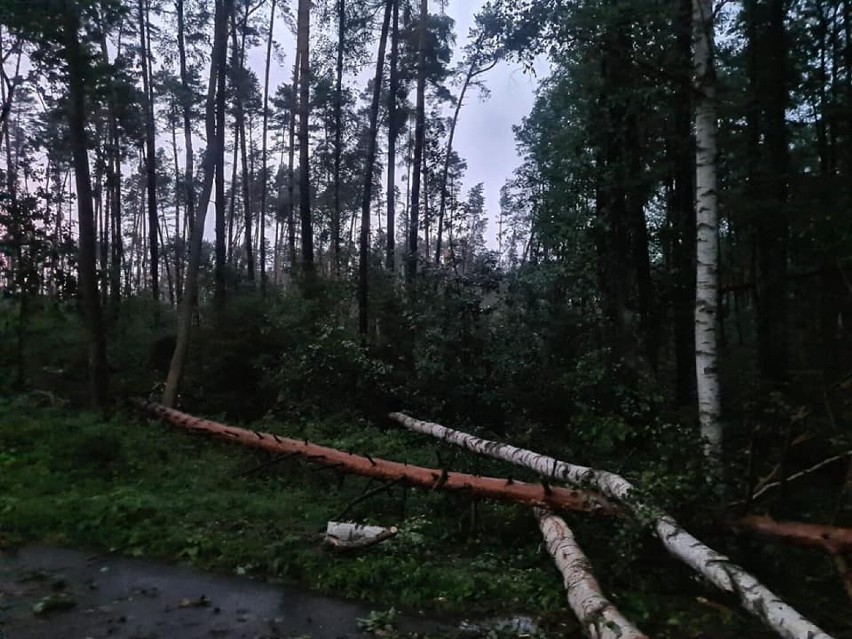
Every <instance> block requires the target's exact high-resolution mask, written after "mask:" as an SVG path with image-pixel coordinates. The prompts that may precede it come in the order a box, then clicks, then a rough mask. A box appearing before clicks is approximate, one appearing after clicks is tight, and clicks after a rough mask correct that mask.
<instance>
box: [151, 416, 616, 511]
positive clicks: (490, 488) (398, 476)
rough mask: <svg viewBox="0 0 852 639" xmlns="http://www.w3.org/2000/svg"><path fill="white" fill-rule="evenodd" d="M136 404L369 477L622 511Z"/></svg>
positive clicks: (589, 497)
mask: <svg viewBox="0 0 852 639" xmlns="http://www.w3.org/2000/svg"><path fill="white" fill-rule="evenodd" d="M136 405H137V406H139V407H140V408H141V409H142V410H144V411H145V412H146V413H148V414H149V415H151V416H153V417H157V418H158V419H161V420H163V421H164V422H167V423H169V424H171V425H172V426H177V427H179V428H184V429H186V430H188V431H190V432H194V433H203V434H206V435H210V436H212V437H215V438H217V439H223V440H225V441H228V442H233V443H236V444H242V445H244V446H250V447H252V448H260V449H262V450H267V451H269V452H272V453H277V454H284V455H294V456H297V457H299V458H301V459H303V460H305V461H308V462H310V463H312V464H318V465H320V466H325V467H327V468H334V469H337V470H340V471H342V472H347V473H353V474H356V475H362V476H364V477H374V478H376V479H380V480H384V481H398V482H404V483H407V484H410V485H412V486H417V487H419V488H425V489H427V490H438V489H442V490H452V491H457V492H463V493H466V494H467V495H469V496H470V497H472V498H478V499H494V500H498V501H506V502H514V503H518V504H523V505H526V506H540V507H542V508H548V509H550V510H560V509H561V510H576V511H584V512H594V513H600V514H606V515H616V514H618V513H619V512H620V511H619V509H618V508H616V507H615V506H613V505H612V504H611V503H610V502H609V501H608V500H606V499H605V498H602V497H600V496H598V495H595V494H593V493H591V492H588V491H583V490H575V489H567V488H551V487H550V486H545V485H541V484H526V483H523V482H520V481H512V480H511V479H503V478H499V477H479V476H476V475H468V474H465V473H451V472H448V471H446V470H442V469H436V468H423V467H421V466H409V465H408V464H404V463H401V462H395V461H388V460H385V459H378V458H375V457H369V456H362V455H355V454H353V453H347V452H344V451H341V450H337V449H335V448H328V447H326V446H320V445H318V444H311V443H309V442H307V441H297V440H295V439H289V438H287V437H281V436H279V435H274V434H271V433H260V432H257V431H253V430H246V429H244V428H236V427H234V426H228V425H226V424H220V423H217V422H213V421H210V420H207V419H199V418H198V417H193V416H192V415H188V414H186V413H182V412H180V411H178V410H175V409H173V408H167V407H165V406H163V405H162V404H151V403H146V402H136Z"/></svg>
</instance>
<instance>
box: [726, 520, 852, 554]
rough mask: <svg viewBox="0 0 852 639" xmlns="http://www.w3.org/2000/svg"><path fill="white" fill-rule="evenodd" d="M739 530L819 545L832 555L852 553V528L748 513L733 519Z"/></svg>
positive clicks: (809, 546) (787, 540) (797, 543)
mask: <svg viewBox="0 0 852 639" xmlns="http://www.w3.org/2000/svg"><path fill="white" fill-rule="evenodd" d="M731 527H732V528H733V529H734V530H737V531H743V530H746V531H749V532H753V533H757V534H758V535H763V536H765V537H771V538H773V539H777V540H778V541H782V542H784V543H787V544H790V545H793V546H800V547H802V546H803V547H806V548H817V549H820V550H824V551H826V552H827V553H829V554H831V555H843V554H849V553H852V529H850V528H838V527H837V526H824V525H821V524H805V523H802V522H799V521H775V520H774V519H772V518H771V517H767V516H766V515H745V516H744V517H740V518H738V519H736V520H734V521H733V522H731Z"/></svg>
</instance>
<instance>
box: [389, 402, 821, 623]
mask: <svg viewBox="0 0 852 639" xmlns="http://www.w3.org/2000/svg"><path fill="white" fill-rule="evenodd" d="M390 418H391V419H393V420H394V421H396V422H398V423H399V424H401V425H402V426H404V427H405V428H407V429H409V430H412V431H415V432H418V433H424V434H426V435H431V436H433V437H436V438H438V439H441V440H443V441H445V442H449V443H451V444H454V445H456V446H460V447H461V448H464V449H466V450H469V451H471V452H474V453H478V454H480V455H486V456H488V457H493V458H495V459H501V460H503V461H507V462H510V463H512V464H516V465H518V466H524V467H526V468H530V469H532V470H534V471H536V472H538V473H541V474H542V475H544V476H546V477H548V478H549V479H552V480H554V481H563V482H565V483H567V484H570V485H572V486H574V487H576V488H579V489H582V490H592V491H595V492H599V493H600V494H601V495H603V496H604V497H608V498H610V499H613V500H615V501H616V502H618V503H620V504H622V505H623V506H624V507H625V508H626V509H627V510H629V511H630V512H631V513H632V514H633V515H634V516H635V517H636V518H637V519H638V520H640V521H651V522H652V523H651V526H652V527H653V531H654V534H655V535H656V536H657V538H658V539H659V540H660V542H661V543H662V544H663V546H665V548H666V550H668V552H669V553H671V554H672V555H674V556H675V557H677V558H678V559H680V560H681V561H683V562H684V563H686V564H687V565H688V566H690V567H691V568H692V569H693V570H695V571H696V572H697V573H699V574H700V575H702V576H703V577H705V578H706V579H707V580H708V581H710V582H711V583H712V584H713V585H715V586H716V587H718V588H720V589H721V590H724V591H725V592H730V593H733V594H735V595H737V596H738V597H739V600H740V603H741V604H742V606H743V607H744V608H745V609H746V610H748V611H749V612H751V613H752V614H754V615H755V616H756V617H758V618H759V619H760V620H761V621H763V622H764V623H765V624H766V625H767V626H769V627H770V628H772V629H773V630H775V631H776V632H777V633H778V634H779V635H780V636H782V637H786V638H788V639H795V638H797V637H808V638H809V639H829V638H830V635H828V634H826V633H825V632H823V631H822V630H820V629H819V628H818V627H817V626H815V625H814V624H813V623H811V622H810V621H808V620H807V619H806V618H805V617H804V616H802V615H801V614H800V613H799V612H797V611H796V610H794V609H793V608H791V607H790V606H788V605H787V604H786V603H784V602H783V601H781V599H780V598H779V597H778V596H777V595H775V594H774V593H773V592H772V591H770V590H769V589H768V588H767V587H766V586H764V585H763V584H761V583H760V582H759V581H758V580H757V579H756V578H755V577H753V576H752V575H751V574H749V573H748V572H746V571H745V570H744V569H743V568H741V567H740V566H738V565H737V564H735V563H734V562H733V561H731V559H730V558H728V557H726V556H725V555H723V554H721V553H719V552H716V551H715V550H713V549H712V548H710V547H709V546H706V545H704V544H703V543H702V542H701V541H699V540H698V539H696V538H695V537H693V536H692V535H691V534H690V533H689V532H687V531H686V530H685V529H684V528H683V527H682V526H681V525H680V524H679V523H678V522H677V521H675V519H674V518H673V517H671V516H670V515H668V514H666V513H665V512H663V511H662V510H660V509H659V508H657V507H655V506H654V505H653V504H649V503H647V502H645V501H643V500H642V499H641V498H639V497H637V496H636V494H635V491H636V487H635V486H634V485H633V484H631V483H630V482H629V481H627V480H626V479H624V478H623V477H621V476H620V475H616V474H615V473H610V472H607V471H603V470H596V469H594V468H589V467H587V466H578V465H575V464H569V463H566V462H563V461H559V460H558V459H554V458H553V457H548V456H546V455H540V454H538V453H535V452H533V451H531V450H526V449H523V448H516V447H515V446H512V445H510V444H503V443H500V442H493V441H488V440H485V439H480V438H479V437H474V436H473V435H468V434H467V433H463V432H461V431H457V430H453V429H450V428H446V427H444V426H441V425H440V424H434V423H431V422H424V421H420V420H418V419H414V418H412V417H409V416H408V415H405V414H403V413H391V414H390Z"/></svg>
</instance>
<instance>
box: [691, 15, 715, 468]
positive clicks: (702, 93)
mask: <svg viewBox="0 0 852 639" xmlns="http://www.w3.org/2000/svg"><path fill="white" fill-rule="evenodd" d="M692 24H693V38H694V43H695V44H694V46H695V52H694V55H695V74H696V75H695V84H696V89H697V93H696V104H695V145H696V155H695V166H696V198H695V216H696V225H697V244H696V293H695V368H696V381H697V389H698V417H699V422H700V424H701V437H702V439H703V440H704V451H705V454H706V455H707V457H708V459H709V460H710V463H711V464H712V465H713V467H714V468H715V469H716V470H718V465H719V462H720V460H721V455H722V425H721V423H720V416H721V412H722V409H721V395H720V392H719V373H718V364H717V344H716V341H717V340H716V334H717V329H718V322H719V317H718V291H719V270H718V269H719V265H718V259H719V229H718V218H719V213H718V205H717V179H716V161H717V153H718V152H717V147H716V131H717V125H716V77H715V70H714V68H713V1H712V0H693V2H692Z"/></svg>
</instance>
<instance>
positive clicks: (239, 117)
mask: <svg viewBox="0 0 852 639" xmlns="http://www.w3.org/2000/svg"><path fill="white" fill-rule="evenodd" d="M249 10H250V7H249V5H248V4H247V5H246V11H245V16H244V17H243V20H242V38H241V41H240V43H239V45H238V44H237V28H236V21H235V19H234V18H233V17H232V18H231V38H232V41H233V47H234V55H233V59H234V61H235V63H236V69H235V74H234V77H235V78H236V77H239V78H240V79H241V80H242V79H243V77H244V76H243V74H244V73H245V57H246V28H247V22H248V13H249ZM237 73H240V75H239V76H238V75H237ZM234 88H235V90H236V100H235V105H234V115H235V117H236V125H237V128H238V129H239V132H240V162H241V164H242V174H243V177H242V187H243V218H244V219H245V229H243V231H244V233H245V249H246V270H247V274H248V279H249V282H251V283H252V284H253V283H254V271H255V264H254V245H253V242H252V234H251V225H252V214H251V174H250V173H249V165H248V150H247V149H248V147H247V140H246V137H247V136H246V114H245V100H244V99H243V96H244V94H245V92H246V91H247V87H245V86H244V85H243V83H242V81H241V82H239V83H237V85H236V86H235V87H234ZM232 188H233V187H232Z"/></svg>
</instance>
